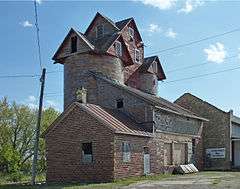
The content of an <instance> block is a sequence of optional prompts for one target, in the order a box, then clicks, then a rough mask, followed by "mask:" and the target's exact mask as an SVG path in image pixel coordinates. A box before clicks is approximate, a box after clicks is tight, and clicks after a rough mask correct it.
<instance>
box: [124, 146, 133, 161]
mask: <svg viewBox="0 0 240 189" xmlns="http://www.w3.org/2000/svg"><path fill="white" fill-rule="evenodd" d="M122 152H123V162H130V160H131V151H130V144H129V143H128V142H123V143H122Z"/></svg>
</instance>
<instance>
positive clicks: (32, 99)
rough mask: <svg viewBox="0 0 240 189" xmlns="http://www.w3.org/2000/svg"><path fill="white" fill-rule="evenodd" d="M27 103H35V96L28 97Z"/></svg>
mask: <svg viewBox="0 0 240 189" xmlns="http://www.w3.org/2000/svg"><path fill="white" fill-rule="evenodd" d="M27 101H29V102H35V101H36V97H35V96H32V95H31V96H28V99H27Z"/></svg>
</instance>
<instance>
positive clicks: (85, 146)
mask: <svg viewBox="0 0 240 189" xmlns="http://www.w3.org/2000/svg"><path fill="white" fill-rule="evenodd" d="M82 161H83V162H84V163H91V162H92V161H93V154H92V143H91V142H90V143H82Z"/></svg>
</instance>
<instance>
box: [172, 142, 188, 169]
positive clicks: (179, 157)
mask: <svg viewBox="0 0 240 189" xmlns="http://www.w3.org/2000/svg"><path fill="white" fill-rule="evenodd" d="M186 157H187V152H186V144H184V143H175V144H174V164H175V165H181V164H185V163H186Z"/></svg>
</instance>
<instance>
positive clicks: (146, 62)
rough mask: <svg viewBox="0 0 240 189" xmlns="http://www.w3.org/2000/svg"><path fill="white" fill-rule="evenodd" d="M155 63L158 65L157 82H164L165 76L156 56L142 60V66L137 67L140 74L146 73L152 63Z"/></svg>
mask: <svg viewBox="0 0 240 189" xmlns="http://www.w3.org/2000/svg"><path fill="white" fill-rule="evenodd" d="M154 61H156V62H157V64H158V74H157V76H158V80H164V79H166V75H165V73H164V71H163V68H162V65H161V63H160V60H159V58H158V56H151V57H146V58H144V61H143V64H142V65H141V66H140V67H139V71H140V72H147V71H148V69H149V67H150V66H151V65H152V63H153V62H154Z"/></svg>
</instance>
